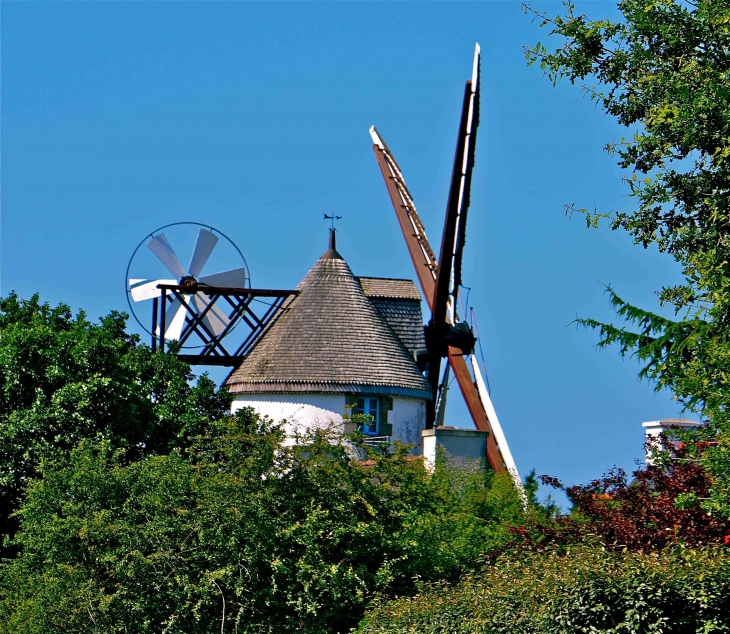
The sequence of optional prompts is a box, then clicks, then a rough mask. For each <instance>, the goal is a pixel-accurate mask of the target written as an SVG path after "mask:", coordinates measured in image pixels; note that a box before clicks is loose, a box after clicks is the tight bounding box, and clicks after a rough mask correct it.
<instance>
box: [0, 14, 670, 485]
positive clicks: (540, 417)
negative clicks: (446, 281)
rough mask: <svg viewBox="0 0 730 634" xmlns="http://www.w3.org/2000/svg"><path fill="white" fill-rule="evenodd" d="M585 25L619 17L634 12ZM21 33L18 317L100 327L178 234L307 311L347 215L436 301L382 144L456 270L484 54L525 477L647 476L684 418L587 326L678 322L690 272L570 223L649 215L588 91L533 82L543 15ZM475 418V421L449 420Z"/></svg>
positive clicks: (8, 113) (485, 190) (489, 293)
mask: <svg viewBox="0 0 730 634" xmlns="http://www.w3.org/2000/svg"><path fill="white" fill-rule="evenodd" d="M535 6H536V7H540V8H547V9H548V10H550V11H553V12H554V11H557V10H559V9H560V6H561V5H560V3H557V2H537V3H535ZM578 6H579V8H581V9H583V10H585V11H587V12H589V13H590V14H592V15H594V16H599V15H600V16H615V15H616V9H615V4H614V3H612V2H589V3H582V4H581V3H579V5H578ZM1 10H2V292H3V293H7V292H9V291H10V290H13V289H14V290H16V291H17V292H18V293H19V294H21V295H22V296H26V297H27V296H29V295H31V294H32V293H34V292H39V293H40V294H41V297H42V298H43V299H45V300H48V301H50V302H52V303H57V302H61V301H63V302H67V303H69V304H70V305H71V306H72V307H74V308H79V307H83V308H85V309H86V310H87V311H88V313H89V314H90V315H91V316H92V317H94V318H96V317H98V316H100V315H103V314H105V313H106V312H108V311H109V310H111V309H119V310H125V309H126V299H125V293H124V287H123V284H124V270H125V267H126V264H127V260H128V258H129V256H130V254H131V252H132V250H133V249H134V247H135V246H136V244H137V243H138V242H139V241H140V240H141V239H142V238H143V237H144V236H145V235H146V234H147V233H149V232H150V231H152V230H153V229H155V228H157V227H159V226H161V225H164V224H166V223H169V222H175V221H179V220H196V221H199V222H204V223H208V224H211V225H213V226H214V227H216V228H219V229H221V230H222V231H224V232H225V233H227V234H228V235H229V236H230V237H231V238H232V239H233V240H234V241H235V242H236V243H237V244H238V246H239V247H240V248H241V249H242V251H243V252H244V254H245V256H246V259H247V261H248V264H249V266H250V268H251V273H252V278H253V282H254V285H255V286H258V287H271V288H277V287H278V288H289V287H293V286H294V285H296V284H297V282H298V281H299V280H300V279H301V278H302V277H303V275H304V274H305V273H306V272H307V270H308V269H309V267H310V266H311V265H312V263H313V262H314V261H315V260H316V259H317V257H318V256H319V255H320V254H321V253H322V252H323V251H324V250H325V248H326V239H327V227H326V224H325V223H324V222H323V220H322V219H321V218H322V213H323V212H331V211H332V210H336V212H337V213H338V214H340V215H342V216H344V219H343V220H342V221H341V223H340V231H339V235H338V246H339V250H340V251H341V253H342V254H343V256H344V257H345V258H346V260H347V261H348V263H349V264H350V266H351V267H352V269H353V271H354V272H355V274H356V275H358V274H359V275H370V276H392V277H409V278H414V274H413V271H412V265H411V262H410V260H409V258H408V255H407V251H406V249H405V245H404V242H403V238H402V237H401V235H400V233H399V229H398V225H397V222H396V219H395V216H394V214H393V210H392V208H391V206H390V202H389V199H388V197H387V194H386V191H385V187H384V185H383V182H382V178H381V176H380V173H379V171H378V168H377V166H376V163H375V160H374V158H373V152H372V148H371V143H370V139H369V136H368V127H369V126H370V125H371V124H375V125H376V126H377V127H378V129H379V130H380V131H381V132H382V134H383V136H384V138H385V139H386V140H387V142H388V144H389V145H390V147H391V149H392V150H393V152H394V153H395V155H396V157H397V159H398V161H399V162H400V164H401V167H402V168H403V170H404V174H405V176H406V179H407V182H408V184H409V187H410V189H411V191H412V193H413V195H414V197H415V198H416V204H417V206H418V209H419V211H420V213H421V216H422V218H423V220H424V222H425V224H426V228H427V231H428V233H429V237H430V239H431V242H432V244H433V246H434V247H437V246H438V244H439V242H440V233H441V228H442V219H443V213H444V209H445V202H446V196H447V191H448V181H449V177H450V171H451V163H452V161H453V150H454V144H455V134H456V128H457V124H458V116H459V109H460V103H461V95H462V91H463V85H464V81H465V80H466V79H467V78H468V76H469V73H470V64H471V56H472V50H473V46H474V42H476V41H479V42H480V43H481V46H482V53H483V63H482V78H483V92H482V123H481V128H480V132H479V142H478V148H477V164H476V168H475V174H474V184H473V197H472V207H471V212H470V217H469V233H468V242H467V247H466V256H465V284H466V285H468V286H471V287H472V288H473V291H472V293H471V303H472V305H473V306H474V307H475V309H476V311H477V314H478V317H479V325H480V330H481V334H482V343H483V346H484V353H485V356H486V363H487V368H488V372H489V380H490V383H491V388H492V396H493V400H494V403H495V406H496V408H497V412H498V413H499V415H500V419H501V421H502V424H503V426H504V428H505V432H506V434H507V437H508V439H509V441H510V443H511V446H512V450H513V453H514V455H515V459H516V461H517V464H518V466H519V468H520V470H521V471H522V473H523V474H524V473H526V472H527V471H528V470H529V469H531V468H533V467H534V468H536V469H537V471H538V473H548V474H552V475H555V476H558V477H560V478H562V479H563V480H565V481H566V482H568V483H576V482H584V481H586V480H588V479H591V478H593V477H596V476H598V475H600V474H601V473H602V472H603V471H604V470H605V469H606V468H608V467H611V466H612V465H615V464H617V465H619V466H622V467H624V468H626V469H629V470H630V469H632V468H633V461H634V459H635V458H638V457H640V456H641V455H642V442H643V440H642V439H643V431H642V428H641V422H642V421H645V420H652V419H658V418H663V417H668V416H676V415H677V414H678V413H679V408H678V407H677V405H676V404H674V403H673V402H672V400H671V398H670V396H669V395H666V394H663V395H659V396H655V395H654V393H653V391H652V387H651V386H650V385H648V384H646V383H640V382H638V380H637V379H636V373H637V370H638V366H637V365H636V363H634V362H633V361H630V360H623V361H622V360H621V359H620V358H619V357H618V356H617V354H616V352H615V351H597V350H596V349H595V347H594V346H595V343H596V341H597V335H596V333H592V332H586V331H583V330H581V329H577V328H576V327H575V326H571V325H570V323H571V321H572V320H573V319H574V318H575V317H576V316H589V317H595V318H598V319H604V320H610V319H611V318H612V313H611V310H610V308H609V306H608V302H607V299H606V296H605V294H604V292H603V287H602V285H601V283H610V284H611V285H613V286H614V287H615V289H616V290H617V291H618V293H619V294H620V295H621V296H622V297H624V298H625V299H627V300H629V301H632V302H634V303H637V304H639V305H641V306H644V307H647V308H652V309H654V308H656V299H655V296H654V295H653V292H654V291H655V290H656V289H658V288H660V287H661V286H662V285H666V284H670V283H672V282H674V281H675V280H676V279H677V275H678V272H677V268H676V266H675V265H674V264H673V263H672V262H671V261H670V260H669V259H668V258H667V257H666V256H661V255H660V254H658V253H656V252H655V251H651V250H650V251H644V250H642V249H640V248H638V247H634V246H633V245H632V244H631V241H630V239H629V238H628V237H627V236H626V235H623V234H617V233H613V232H610V231H608V230H605V229H602V230H598V231H588V230H587V229H586V228H585V225H584V223H583V222H582V220H580V219H574V220H572V221H569V220H568V219H567V218H566V217H565V215H564V212H563V204H564V203H566V202H575V203H577V204H578V205H580V206H588V207H592V206H593V205H596V206H597V207H598V208H600V209H601V210H609V209H628V205H629V202H630V201H629V200H628V199H627V198H626V196H625V195H626V189H625V188H624V187H623V186H622V184H621V176H622V174H621V172H620V170H618V168H617V167H616V166H615V165H614V164H613V161H612V159H611V158H610V157H608V156H607V155H606V154H605V153H604V152H603V150H602V147H603V145H604V144H605V143H606V142H607V141H611V140H614V139H617V138H619V137H620V136H621V134H622V132H621V130H620V129H618V128H617V127H616V125H615V124H614V123H613V122H612V121H611V120H610V119H608V118H607V117H606V116H605V115H604V114H603V113H602V112H601V111H599V110H598V109H597V108H596V107H595V106H594V104H592V103H591V102H590V101H588V100H587V99H584V98H583V97H582V95H581V92H580V88H579V87H577V86H571V85H570V84H565V85H561V86H558V87H557V88H553V87H552V86H551V85H550V83H549V82H548V81H547V80H546V79H544V78H543V77H542V74H541V72H540V70H539V69H537V68H534V67H533V68H529V69H528V68H527V67H526V66H525V60H524V53H523V52H522V47H523V46H524V45H527V44H533V43H535V42H536V41H538V40H542V41H545V40H546V38H547V34H546V32H545V31H544V30H541V29H539V28H538V26H537V24H533V23H532V22H531V20H530V19H529V18H528V17H527V16H525V15H524V14H523V13H522V12H521V10H520V4H519V2H512V1H506V2H478V3H472V2H444V3H440V2H427V3H416V2H413V3H411V2H390V3H389V2H375V3H367V2H350V3H321V2H317V3H310V2H288V3H273V2H271V3H261V2H251V3H249V2H220V3H206V2H119V3H117V2H64V3H51V2H3V3H2V8H1ZM132 325H133V326H135V324H132ZM216 376H219V375H216ZM457 391H458V390H457ZM457 391H454V392H452V394H456V392H457ZM465 417H466V413H465V409H464V407H463V404H462V403H459V402H457V399H454V400H453V401H452V402H451V410H450V413H449V415H448V421H447V422H450V423H451V424H455V425H460V426H464V425H465V424H466V423H467V419H466V418H465Z"/></svg>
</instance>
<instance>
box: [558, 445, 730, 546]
mask: <svg viewBox="0 0 730 634" xmlns="http://www.w3.org/2000/svg"><path fill="white" fill-rule="evenodd" d="M710 484H711V483H710V478H709V476H708V475H707V473H706V472H705V471H704V469H703V468H702V467H701V465H700V464H698V463H697V462H694V461H690V460H687V459H684V458H682V457H681V456H675V459H674V460H672V461H671V463H670V465H669V466H668V467H656V466H648V467H646V468H644V469H639V470H637V471H635V472H634V474H633V480H632V481H630V482H629V480H628V478H627V476H626V473H625V472H624V471H623V470H622V469H613V470H612V471H609V472H608V473H607V474H606V475H605V476H603V477H602V478H600V479H599V480H594V481H593V482H590V483H589V484H586V485H583V486H574V487H569V488H567V489H565V491H566V493H567V494H568V497H569V498H570V499H571V501H572V502H573V504H574V505H575V508H574V510H575V511H577V512H578V513H579V514H580V516H582V517H583V518H585V521H586V525H585V526H584V530H585V532H586V533H592V534H595V535H597V536H598V537H600V538H601V539H602V540H603V541H605V542H606V543H607V544H612V545H616V546H625V547H627V548H629V549H630V550H640V551H651V550H657V549H661V548H664V547H665V546H668V545H669V544H671V543H676V542H682V543H685V544H690V545H699V544H707V543H721V544H722V543H728V542H730V539H728V538H727V536H728V535H730V523H728V521H727V520H723V519H720V518H716V517H712V516H709V515H707V513H705V512H704V511H703V510H702V509H701V508H700V505H699V503H697V504H694V505H690V506H689V508H685V509H680V508H678V507H677V504H676V499H677V496H679V495H680V494H682V493H693V494H694V495H695V496H696V498H697V499H698V500H699V499H701V498H707V497H708V492H709V488H710Z"/></svg>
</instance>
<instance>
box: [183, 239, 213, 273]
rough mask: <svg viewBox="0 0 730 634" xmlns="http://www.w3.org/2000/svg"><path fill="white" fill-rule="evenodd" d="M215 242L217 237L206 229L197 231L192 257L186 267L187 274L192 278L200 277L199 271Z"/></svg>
mask: <svg viewBox="0 0 730 634" xmlns="http://www.w3.org/2000/svg"><path fill="white" fill-rule="evenodd" d="M217 242H218V236H216V235H215V234H214V233H212V232H210V231H208V230H206V229H201V230H200V231H198V239H197V240H196V241H195V249H193V256H192V257H191V258H190V264H189V265H188V273H190V275H192V276H193V277H198V275H200V271H202V270H203V267H204V266H205V263H206V262H207V261H208V258H209V257H210V254H211V253H212V251H213V247H215V245H216V244H217Z"/></svg>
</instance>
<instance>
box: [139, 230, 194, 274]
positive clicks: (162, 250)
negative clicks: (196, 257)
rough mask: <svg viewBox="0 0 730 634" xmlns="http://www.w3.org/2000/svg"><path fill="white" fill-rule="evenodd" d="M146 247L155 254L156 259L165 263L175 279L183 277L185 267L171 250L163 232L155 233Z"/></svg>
mask: <svg viewBox="0 0 730 634" xmlns="http://www.w3.org/2000/svg"><path fill="white" fill-rule="evenodd" d="M147 248H148V249H149V250H150V251H152V253H154V254H155V255H156V256H157V259H158V260H159V261H160V262H162V263H163V264H164V265H165V268H167V270H168V271H170V273H172V274H173V275H174V276H175V277H176V278H177V279H180V278H181V277H185V269H184V268H183V265H182V264H180V260H179V259H178V257H177V256H176V255H175V252H174V251H173V250H172V247H171V246H170V243H169V242H168V241H167V238H166V237H165V234H164V233H160V234H157V235H156V236H155V237H154V238H152V239H151V240H150V241H149V242H148V243H147Z"/></svg>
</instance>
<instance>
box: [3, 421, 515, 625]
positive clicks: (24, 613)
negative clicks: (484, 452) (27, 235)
mask: <svg viewBox="0 0 730 634" xmlns="http://www.w3.org/2000/svg"><path fill="white" fill-rule="evenodd" d="M305 440H306V443H305V444H303V445H301V446H294V447H292V446H286V445H285V444H284V442H283V441H284V436H283V433H282V431H281V429H280V428H279V427H278V426H277V425H274V424H272V422H271V421H268V420H262V419H260V418H259V416H258V415H257V414H255V412H254V411H253V410H250V409H244V410H241V411H240V412H239V413H238V414H237V415H236V416H229V417H226V418H224V419H223V420H221V421H218V422H216V423H213V424H212V425H211V426H210V428H209V431H208V432H207V433H205V434H203V435H201V436H199V437H198V438H197V439H196V440H194V441H193V443H192V445H191V447H190V448H189V449H187V450H184V451H183V450H180V449H178V450H175V451H173V452H171V453H170V454H168V455H157V456H146V457H142V458H140V459H139V460H136V461H134V462H131V463H130V462H129V461H126V460H125V459H124V453H123V450H120V449H115V448H114V447H113V445H111V444H110V443H109V442H107V441H102V442H94V441H91V440H86V441H84V442H82V443H81V445H80V446H79V447H78V448H77V449H76V450H74V451H73V452H72V454H71V457H70V459H69V458H68V457H67V456H66V455H65V454H63V455H62V456H60V457H59V458H58V459H57V460H55V461H54V460H50V461H49V460H46V461H45V462H44V463H43V464H42V466H41V471H42V476H43V477H42V479H39V480H36V481H35V482H33V483H32V484H31V486H30V488H29V491H28V496H27V498H26V500H25V503H24V505H23V507H22V510H21V512H20V519H21V529H20V531H19V532H18V534H17V537H16V539H15V540H14V544H15V546H16V547H17V548H18V549H19V554H18V556H17V557H16V559H15V560H14V561H12V562H8V563H7V564H6V565H5V566H4V568H2V569H0V631H2V632H24V633H28V634H36V633H37V634H54V633H59V634H60V633H63V634H72V633H74V632H99V633H101V632H105V633H112V632H119V633H122V632H123V633H125V634H127V633H128V634H133V633H139V634H147V633H149V634H152V633H154V634H158V633H160V632H176V633H177V632H180V633H182V632H185V633H196V634H197V633H201V634H202V633H208V632H233V631H236V632H241V633H245V632H250V633H253V632H256V633H262V632H271V633H273V632H292V631H304V632H312V633H315V632H347V631H349V630H350V628H352V627H354V626H356V625H357V623H358V621H359V620H360V618H361V617H362V615H363V613H364V610H365V607H366V606H367V605H368V603H369V602H370V601H371V600H372V598H373V597H374V596H378V595H381V596H389V597H392V596H396V595H404V594H405V595H411V594H413V593H414V592H415V581H414V579H418V578H420V579H423V580H426V581H436V580H438V579H448V580H451V581H456V580H458V578H459V577H460V576H461V575H463V574H464V573H465V572H468V571H469V570H473V569H474V568H475V567H476V566H477V565H478V562H480V561H483V560H484V557H485V555H486V553H488V552H489V551H490V550H493V549H495V548H497V547H499V546H501V545H503V544H504V543H505V542H506V541H507V540H509V538H510V537H509V528H508V525H509V523H519V522H520V521H521V520H523V519H524V511H523V509H522V505H521V501H520V498H519V496H518V495H517V493H516V491H515V490H514V488H513V486H512V485H511V483H510V480H509V478H504V479H503V478H499V477H493V476H491V475H490V474H485V473H484V472H481V473H474V474H463V473H460V474H455V473H450V472H445V471H440V472H438V473H437V474H436V475H434V476H431V475H429V474H428V473H427V472H426V471H425V469H424V468H423V465H422V463H421V461H420V460H412V459H410V458H409V456H408V452H407V451H406V449H405V448H404V447H399V448H396V449H395V450H394V451H392V452H385V453H382V454H381V453H372V452H371V455H370V457H371V459H372V460H369V461H368V463H369V465H370V466H367V467H366V466H363V465H362V464H360V462H359V461H358V460H357V459H356V457H355V456H354V455H353V454H354V452H352V450H351V449H350V448H349V447H348V446H347V445H345V444H343V443H339V442H337V437H336V436H333V435H331V434H330V435H328V433H327V432H326V431H324V432H322V431H319V432H316V433H313V435H311V436H310V437H309V438H306V439H305Z"/></svg>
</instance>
